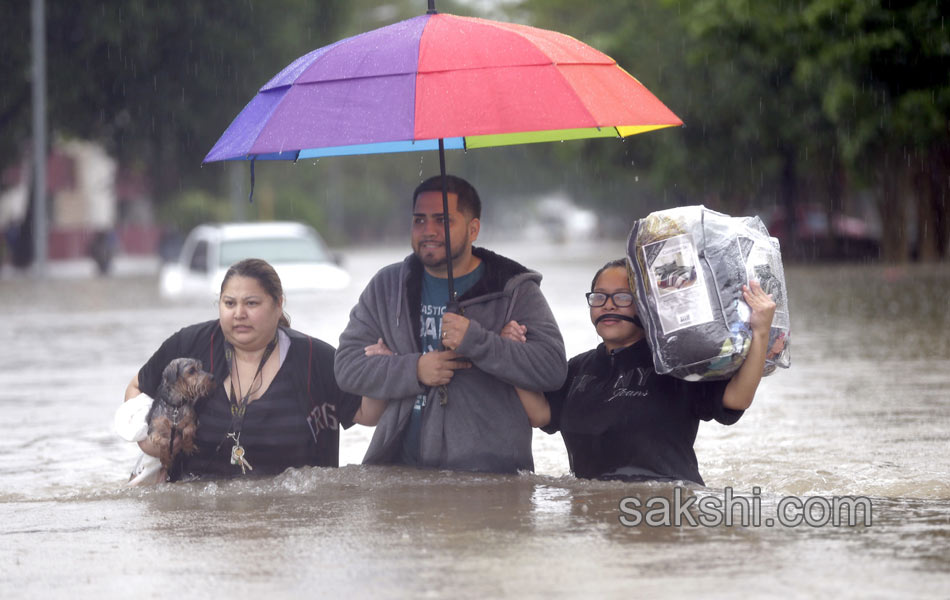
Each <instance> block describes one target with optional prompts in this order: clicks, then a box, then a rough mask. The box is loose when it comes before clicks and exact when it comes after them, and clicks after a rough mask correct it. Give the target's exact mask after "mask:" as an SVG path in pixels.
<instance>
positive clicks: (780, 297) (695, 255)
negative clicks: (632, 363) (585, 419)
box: [627, 206, 791, 381]
mask: <svg viewBox="0 0 950 600" xmlns="http://www.w3.org/2000/svg"><path fill="white" fill-rule="evenodd" d="M627 262H628V270H629V274H630V280H631V281H630V284H631V288H632V289H633V290H634V292H635V294H634V296H635V297H636V303H637V312H638V313H639V315H640V320H641V321H642V322H643V326H644V329H645V330H646V337H647V342H648V343H649V345H650V348H651V350H652V351H653V364H654V366H655V367H656V371H657V372H658V373H669V374H671V375H673V376H675V377H679V378H680V379H686V380H688V381H698V380H711V379H727V378H729V377H731V376H732V374H733V373H734V372H735V371H736V370H738V368H739V367H740V366H741V365H742V362H743V361H744V360H745V357H746V355H747V354H748V352H749V344H750V343H751V341H752V330H751V328H750V325H749V316H750V310H749V307H748V305H747V304H746V303H745V301H744V300H743V298H742V286H743V285H745V284H747V283H748V282H749V280H750V279H756V280H758V281H759V283H760V284H761V285H762V288H763V289H764V290H765V292H766V293H768V294H772V298H773V300H775V304H776V311H775V317H774V319H773V320H772V329H771V332H770V335H769V346H768V350H767V353H766V354H767V356H766V362H765V368H764V369H763V374H764V375H769V374H771V373H772V372H773V371H774V370H775V368H776V367H784V368H788V366H789V365H790V364H791V362H790V357H789V318H788V295H787V293H786V287H785V272H784V270H783V268H782V255H781V251H780V248H779V243H778V240H777V239H775V238H773V237H770V236H769V233H768V230H766V228H765V225H763V224H762V221H761V220H760V219H759V218H758V217H735V218H734V217H730V216H728V215H724V214H722V213H719V212H716V211H714V210H709V209H707V208H706V207H704V206H684V207H680V208H673V209H669V210H664V211H659V212H654V213H651V214H650V215H648V216H647V217H646V218H643V219H640V220H638V221H637V222H636V223H634V226H633V230H632V231H631V232H630V237H629V238H628V240H627Z"/></svg>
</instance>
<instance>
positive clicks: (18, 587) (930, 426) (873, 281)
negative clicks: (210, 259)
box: [0, 242, 950, 598]
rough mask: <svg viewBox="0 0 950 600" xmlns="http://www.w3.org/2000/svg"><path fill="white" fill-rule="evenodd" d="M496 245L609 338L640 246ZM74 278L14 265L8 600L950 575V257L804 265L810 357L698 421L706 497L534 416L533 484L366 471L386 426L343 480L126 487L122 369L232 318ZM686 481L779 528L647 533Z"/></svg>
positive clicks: (3, 504)
mask: <svg viewBox="0 0 950 600" xmlns="http://www.w3.org/2000/svg"><path fill="white" fill-rule="evenodd" d="M491 247H493V248H494V249H496V250H499V251H501V252H503V253H505V254H506V255H508V256H510V257H512V258H514V259H516V260H519V261H521V262H523V263H524V264H527V265H529V266H531V267H533V268H536V269H538V270H540V271H541V272H542V273H543V274H544V276H545V279H544V281H543V283H542V290H543V291H544V292H545V294H546V296H547V298H548V300H549V302H550V303H551V305H552V308H553V310H554V314H555V316H556V317H557V319H558V323H559V324H560V326H561V329H562V332H563V334H564V337H565V341H566V344H567V350H568V355H569V356H572V355H574V354H577V353H579V352H582V351H584V350H587V349H589V348H591V347H593V345H594V344H595V343H596V342H597V338H596V336H595V335H594V332H593V328H592V327H591V325H590V322H589V321H588V318H587V310H586V307H585V304H584V299H583V292H584V291H586V290H587V289H588V286H589V282H590V278H591V277H592V275H593V273H594V271H595V270H596V268H597V267H599V266H600V265H601V264H602V263H603V262H605V261H606V260H607V259H609V258H613V257H614V256H615V255H618V254H619V253H620V252H622V248H623V244H622V242H615V243H613V244H612V245H609V246H607V245H579V246H529V245H518V246H514V245H503V244H492V245H491ZM407 251H408V249H407V248H406V249H404V248H393V249H377V250H358V251H350V252H345V253H344V257H345V260H346V263H345V266H346V267H347V268H348V269H349V270H350V271H351V273H352V275H353V283H352V285H351V286H350V288H348V289H346V290H344V291H341V292H333V293H326V294H319V295H314V296H308V297H291V298H290V299H289V303H288V306H287V310H288V313H289V314H290V316H291V321H292V324H293V325H294V327H296V328H297V329H301V330H303V331H306V332H308V333H310V334H312V335H315V336H317V337H320V338H322V339H324V340H327V341H329V342H330V343H332V344H334V345H336V343H337V339H338V336H339V333H340V331H341V330H342V328H343V326H344V325H345V322H346V319H347V314H348V312H349V309H350V307H351V306H352V304H353V303H354V302H355V301H356V298H357V295H358V294H359V291H360V290H361V289H362V287H363V285H364V284H365V282H366V281H367V280H368V279H369V277H371V276H372V274H373V273H374V272H375V270H376V269H377V268H378V267H380V266H382V265H383V264H387V263H389V262H393V261H395V260H398V259H399V258H401V257H402V256H403V255H404V254H405V253H406V252H407ZM78 270H79V271H82V269H78ZM54 275H55V276H53V277H50V278H48V279H46V280H43V281H37V280H33V279H30V278H25V277H12V276H10V275H9V273H7V275H6V276H5V277H3V278H2V279H0V306H2V307H3V308H2V310H3V317H4V318H3V319H2V322H0V432H2V435H0V592H2V595H3V596H4V597H11V596H12V595H13V594H14V593H16V594H17V596H18V597H24V598H30V597H53V598H58V597H63V598H66V597H69V598H93V597H95V598H128V597H143V598H152V597H155V598H157V597H168V596H170V595H178V596H181V597H219V598H252V597H277V598H290V597H301V596H310V597H341V596H346V597H350V598H399V597H413V598H418V597H446V596H452V597H460V598H494V597H522V596H525V597H539V598H561V597H565V598H571V597H651V598H652V597H682V598H687V597H689V598H694V597H698V596H702V597H714V598H716V597H802V598H813V597H819V596H820V597H839V598H840V597H845V598H847V597H854V598H868V597H880V598H891V597H947V594H948V590H950V427H948V426H950V368H948V365H950V335H948V332H950V300H948V298H950V270H948V268H947V267H946V266H945V265H944V266H937V267H935V266H911V267H901V268H893V267H891V268H888V267H879V266H807V267H787V270H786V279H787V283H788V287H789V290H790V305H791V319H792V368H791V369H789V370H779V372H777V373H776V374H775V375H773V376H771V377H769V378H767V379H765V380H763V383H762V385H761V386H760V388H759V393H758V395H757V397H756V400H755V403H754V404H753V406H752V408H751V409H750V410H749V411H748V412H747V413H746V415H745V416H744V417H743V419H742V420H740V421H739V423H738V424H736V425H735V426H732V427H723V426H720V425H717V424H715V423H704V424H702V425H701V427H700V433H699V438H698V440H697V445H696V450H697V454H698V456H699V461H700V471H701V472H702V473H703V476H704V478H705V480H706V482H707V487H706V488H699V487H692V488H687V489H685V490H677V488H676V487H675V486H674V485H673V484H668V483H662V484H661V483H641V484H630V483H617V482H589V481H579V480H576V479H574V478H573V477H572V476H571V475H570V474H569V472H568V469H567V458H566V454H565V452H564V449H563V445H562V442H561V440H560V437H559V436H557V435H555V436H548V435H546V434H543V433H540V432H537V431H536V433H535V438H534V454H535V463H536V473H534V474H521V475H513V476H500V475H478V474H464V473H452V472H444V471H419V470H411V469H402V468H380V467H363V466H360V465H359V463H360V460H361V458H362V454H363V452H364V450H365V449H366V446H367V444H368V442H369V439H370V435H371V432H372V430H371V429H369V428H364V427H361V426H355V427H353V428H351V429H349V430H347V431H344V432H343V433H342V434H341V464H342V465H343V466H341V468H340V469H316V468H314V469H300V470H289V471H287V472H285V473H283V474H281V475H279V476H277V477H274V478H268V479H259V480H253V481H229V482H216V483H215V482H193V483H186V484H165V485H159V486H155V487H152V488H144V489H143V488H135V489H130V488H126V487H123V483H124V481H125V480H126V479H127V477H128V472H129V468H130V467H131V465H132V463H133V462H134V460H135V456H136V454H137V449H136V448H135V447H134V445H132V444H128V443H126V442H123V441H121V440H119V438H117V437H116V436H115V435H114V434H113V433H112V431H111V422H112V415H113V412H114V410H115V408H116V406H117V405H118V403H120V402H121V401H122V397H123V392H124V389H125V386H126V384H127V383H128V381H129V379H130V378H131V377H132V375H133V374H135V373H136V371H137V370H138V368H139V367H140V366H141V365H142V364H143V363H144V361H145V360H146V359H147V358H148V357H149V356H150V355H151V353H152V352H153V351H154V350H155V349H156V348H157V347H158V345H159V344H160V343H161V342H162V340H164V339H165V338H166V337H167V336H168V335H170V334H171V333H173V332H174V331H176V330H177V329H179V328H180V327H182V326H184V325H187V324H190V323H194V322H197V321H202V320H206V319H209V318H214V317H215V316H216V314H217V313H216V308H215V306H214V304H213V302H212V301H211V300H209V301H206V302H191V303H171V302H167V301H163V300H161V299H159V298H158V296H157V276H156V274H154V273H152V272H148V271H146V272H141V271H136V270H132V271H130V272H126V273H123V272H119V273H117V274H116V275H115V276H113V277H110V278H96V277H83V276H79V275H77V274H76V273H70V272H67V273H56V274H54ZM683 491H685V496H684V497H692V498H694V500H695V499H700V498H711V499H712V500H713V501H716V502H725V500H726V498H727V495H730V494H731V495H733V496H736V497H743V499H744V500H746V501H748V502H749V503H750V504H751V503H752V501H756V502H758V503H759V504H760V508H761V511H760V514H761V522H760V523H759V526H755V525H754V524H748V525H742V524H741V523H737V522H733V523H732V524H731V525H728V524H726V523H720V524H713V526H705V525H703V524H699V525H695V526H694V525H692V524H690V523H688V522H686V523H683V524H682V525H681V526H668V525H657V524H656V522H651V523H649V524H648V523H646V522H641V523H640V524H635V525H634V524H632V523H631V521H632V520H633V513H631V512H628V511H629V508H630V507H631V506H634V505H635V504H634V503H637V502H638V503H639V504H640V505H641V506H659V504H657V503H659V502H662V501H663V500H662V499H665V500H666V501H668V502H672V501H674V500H675V497H676V496H677V495H679V494H680V493H681V492H683ZM845 496H850V497H855V498H863V499H864V501H866V502H867V504H866V505H862V506H867V507H869V511H870V515H869V516H870V518H871V519H870V523H867V522H866V520H865V518H864V517H863V516H862V518H860V519H858V520H859V524H856V525H849V524H847V523H844V524H839V525H838V526H834V525H833V524H831V523H830V522H829V523H827V524H824V525H821V521H822V519H821V517H822V513H823V510H824V509H823V506H824V505H823V504H822V502H824V501H827V502H828V503H830V502H831V501H832V499H834V498H841V497H845ZM789 498H791V500H790V501H791V502H794V501H795V500H796V499H797V500H798V501H799V502H801V503H804V502H805V501H809V500H810V501H811V504H810V506H812V507H813V508H812V511H811V513H810V516H811V517H812V519H811V520H812V521H814V523H813V524H812V525H809V524H806V523H802V524H799V525H797V526H794V524H780V523H775V524H774V525H773V526H771V527H770V526H767V525H766V524H764V523H765V522H772V521H773V519H771V517H775V516H776V515H777V513H778V507H779V506H780V505H783V501H785V502H787V501H789V500H788V499H789ZM624 499H627V500H624ZM651 501H652V502H655V503H654V504H648V503H649V502H651ZM625 507H626V508H625ZM694 508H695V505H694ZM816 508H817V509H820V510H817V511H816V510H815V509H816ZM637 514H639V515H641V516H642V515H644V514H645V512H638V513H637ZM737 514H738V515H739V516H741V514H742V513H741V510H740V512H739V513H737ZM785 514H793V515H794V510H792V511H789V512H786V513H785ZM737 520H738V519H737ZM825 520H826V521H827V520H828V519H825ZM622 521H623V522H626V523H628V524H630V525H631V526H625V525H624V524H623V522H622ZM644 521H646V519H644ZM707 524H708V523H707ZM819 525H821V526H819Z"/></svg>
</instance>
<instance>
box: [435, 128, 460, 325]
mask: <svg viewBox="0 0 950 600" xmlns="http://www.w3.org/2000/svg"><path fill="white" fill-rule="evenodd" d="M439 172H440V173H441V175H442V215H443V219H442V224H443V226H444V227H445V268H446V272H447V274H448V276H449V277H448V284H449V302H448V304H446V305H445V311H446V312H451V313H456V314H457V313H458V312H459V311H458V302H456V299H455V278H454V276H453V273H452V258H453V257H452V240H451V238H450V236H449V187H448V186H449V184H448V182H447V181H446V180H445V143H444V142H443V141H442V138H439Z"/></svg>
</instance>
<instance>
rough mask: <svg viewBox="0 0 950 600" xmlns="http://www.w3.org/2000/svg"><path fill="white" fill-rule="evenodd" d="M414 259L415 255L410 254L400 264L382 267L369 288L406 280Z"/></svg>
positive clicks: (395, 263)
mask: <svg viewBox="0 0 950 600" xmlns="http://www.w3.org/2000/svg"><path fill="white" fill-rule="evenodd" d="M412 258H413V255H411V254H410V255H409V256H407V257H406V258H404V259H403V260H401V261H399V262H394V263H391V264H388V265H386V266H385V267H382V268H381V269H379V270H378V271H376V274H375V275H373V277H372V279H370V282H369V286H372V285H379V284H380V283H387V282H391V281H393V280H396V281H398V280H400V279H403V278H405V277H406V275H407V274H408V272H409V270H410V269H411V268H412Z"/></svg>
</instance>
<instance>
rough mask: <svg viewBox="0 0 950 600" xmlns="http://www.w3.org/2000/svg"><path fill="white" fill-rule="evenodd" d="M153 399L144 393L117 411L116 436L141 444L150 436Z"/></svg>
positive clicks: (126, 402) (127, 401)
mask: <svg viewBox="0 0 950 600" xmlns="http://www.w3.org/2000/svg"><path fill="white" fill-rule="evenodd" d="M152 402H153V400H152V398H151V396H149V395H148V394H145V393H142V394H139V395H138V396H136V397H135V398H129V399H128V400H126V401H125V402H123V403H122V405H121V406H119V409H118V410H117V411H115V421H114V423H113V429H114V430H115V432H116V434H117V435H118V436H119V437H120V438H122V439H123V440H125V441H127V442H141V441H142V440H144V439H145V437H146V436H147V435H148V422H147V421H146V420H145V417H146V416H148V411H149V409H151V408H152Z"/></svg>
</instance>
